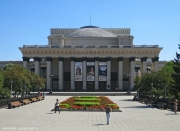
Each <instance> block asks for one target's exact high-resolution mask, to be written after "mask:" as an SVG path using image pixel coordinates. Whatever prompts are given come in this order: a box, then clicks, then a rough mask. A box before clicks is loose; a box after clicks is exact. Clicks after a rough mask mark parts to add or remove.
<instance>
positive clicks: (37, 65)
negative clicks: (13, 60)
mask: <svg viewBox="0 0 180 131" xmlns="http://www.w3.org/2000/svg"><path fill="white" fill-rule="evenodd" d="M34 60H35V73H36V74H38V75H40V61H41V59H40V58H39V57H35V58H34Z"/></svg>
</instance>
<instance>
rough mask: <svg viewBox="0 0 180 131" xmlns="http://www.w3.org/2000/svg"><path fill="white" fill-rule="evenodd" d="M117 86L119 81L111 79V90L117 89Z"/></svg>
mask: <svg viewBox="0 0 180 131" xmlns="http://www.w3.org/2000/svg"><path fill="white" fill-rule="evenodd" d="M116 87H117V82H116V81H111V91H116Z"/></svg>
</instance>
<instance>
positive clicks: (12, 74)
mask: <svg viewBox="0 0 180 131" xmlns="http://www.w3.org/2000/svg"><path fill="white" fill-rule="evenodd" d="M9 67H11V68H9ZM11 80H12V81H13V88H12V90H13V91H14V92H15V95H18V94H23V92H24V91H25V86H26V91H27V92H30V91H33V89H34V88H38V89H42V88H44V87H45V80H44V78H42V77H40V76H38V75H37V74H35V73H33V72H31V71H29V70H27V69H26V68H24V67H22V66H20V65H16V64H15V65H12V66H10V65H6V66H5V68H4V86H5V87H9V88H10V87H11Z"/></svg>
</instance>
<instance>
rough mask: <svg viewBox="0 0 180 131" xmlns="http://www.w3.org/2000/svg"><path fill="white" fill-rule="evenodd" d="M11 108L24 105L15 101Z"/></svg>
mask: <svg viewBox="0 0 180 131" xmlns="http://www.w3.org/2000/svg"><path fill="white" fill-rule="evenodd" d="M10 104H11V107H19V106H23V103H21V102H19V101H13V102H10Z"/></svg>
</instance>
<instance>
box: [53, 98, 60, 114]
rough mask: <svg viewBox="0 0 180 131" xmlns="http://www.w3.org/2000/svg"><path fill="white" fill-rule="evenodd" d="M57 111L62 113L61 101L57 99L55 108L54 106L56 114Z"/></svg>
mask: <svg viewBox="0 0 180 131" xmlns="http://www.w3.org/2000/svg"><path fill="white" fill-rule="evenodd" d="M57 109H58V111H59V113H60V109H59V100H58V99H56V103H55V106H54V110H55V113H56V111H57Z"/></svg>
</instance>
